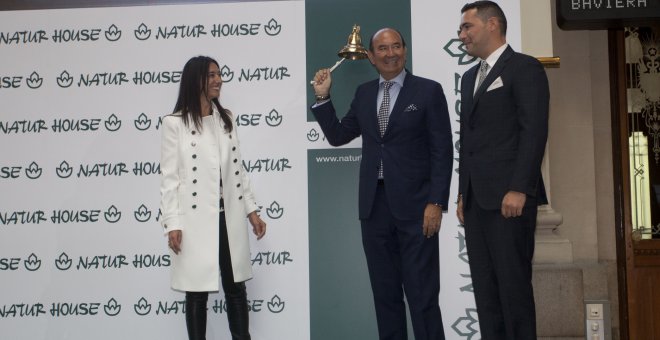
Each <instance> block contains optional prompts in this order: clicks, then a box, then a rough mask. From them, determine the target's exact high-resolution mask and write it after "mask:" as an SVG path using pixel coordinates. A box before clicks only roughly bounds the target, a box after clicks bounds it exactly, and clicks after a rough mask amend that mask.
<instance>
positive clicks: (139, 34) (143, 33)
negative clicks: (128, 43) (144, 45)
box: [134, 23, 151, 40]
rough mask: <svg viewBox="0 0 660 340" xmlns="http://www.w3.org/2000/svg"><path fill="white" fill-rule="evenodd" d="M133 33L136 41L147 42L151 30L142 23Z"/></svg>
mask: <svg viewBox="0 0 660 340" xmlns="http://www.w3.org/2000/svg"><path fill="white" fill-rule="evenodd" d="M134 33H135V37H136V38H137V40H147V39H149V37H150V36H151V30H150V29H149V27H147V25H145V24H144V23H142V24H140V26H138V29H136V30H135V31H134Z"/></svg>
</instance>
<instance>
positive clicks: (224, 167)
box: [160, 56, 266, 340]
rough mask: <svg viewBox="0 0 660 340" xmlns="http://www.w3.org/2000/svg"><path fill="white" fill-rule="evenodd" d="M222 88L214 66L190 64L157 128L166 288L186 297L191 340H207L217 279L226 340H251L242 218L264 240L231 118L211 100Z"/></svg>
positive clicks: (202, 60) (201, 61) (201, 60)
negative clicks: (167, 256)
mask: <svg viewBox="0 0 660 340" xmlns="http://www.w3.org/2000/svg"><path fill="white" fill-rule="evenodd" d="M221 86H222V79H221V77H220V70H219V67H218V63H217V62H216V61H215V60H213V59H212V58H209V57H202V56H200V57H194V58H192V59H190V60H189V61H188V62H187V63H186V65H185V66H184V68H183V73H182V75H181V83H180V87H179V97H178V99H177V102H176V105H175V107H174V113H173V114H171V115H168V116H166V117H165V118H164V119H163V123H162V144H161V163H160V170H161V173H162V176H161V188H160V194H161V212H162V218H161V223H162V225H163V227H164V228H165V233H166V234H167V236H168V241H169V242H168V245H169V247H170V249H171V250H172V252H173V254H172V258H173V260H172V278H171V285H172V288H173V289H176V290H180V291H184V292H186V326H187V329H188V337H189V339H190V340H204V339H206V304H207V300H208V292H209V291H217V290H219V282H218V281H220V280H219V277H222V279H221V282H222V288H223V290H224V292H225V301H226V303H227V319H228V321H229V329H230V331H231V336H232V339H233V340H246V339H247V340H249V339H250V333H249V329H248V305H247V293H246V290H245V283H244V281H246V280H248V279H250V278H252V266H251V262H250V249H249V240H248V232H247V224H246V216H247V219H248V220H249V221H250V224H251V225H252V231H253V232H254V234H255V235H256V236H257V239H261V237H263V236H264V234H265V233H266V223H264V222H263V221H262V220H261V218H260V217H259V215H257V204H256V202H255V199H254V196H253V194H252V191H251V190H250V181H249V179H248V177H247V175H246V174H245V171H244V170H243V168H242V161H241V154H240V149H239V142H238V137H237V134H236V130H235V128H234V124H232V115H231V112H230V111H229V110H226V109H224V108H223V107H222V106H221V105H220V102H219V100H218V97H219V96H220V87H221Z"/></svg>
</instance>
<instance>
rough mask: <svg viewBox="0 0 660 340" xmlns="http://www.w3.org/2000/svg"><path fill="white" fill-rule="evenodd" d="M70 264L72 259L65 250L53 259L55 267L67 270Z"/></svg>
mask: <svg viewBox="0 0 660 340" xmlns="http://www.w3.org/2000/svg"><path fill="white" fill-rule="evenodd" d="M71 264H73V261H72V260H71V259H70V258H69V255H67V254H66V253H65V252H62V254H60V256H59V257H58V258H57V259H55V267H57V269H59V270H69V268H71Z"/></svg>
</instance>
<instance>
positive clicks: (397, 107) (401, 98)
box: [385, 70, 416, 135]
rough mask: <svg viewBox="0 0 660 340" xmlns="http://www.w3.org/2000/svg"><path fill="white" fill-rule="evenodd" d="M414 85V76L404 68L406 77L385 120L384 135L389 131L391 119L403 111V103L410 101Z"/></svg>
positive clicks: (396, 117)
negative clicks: (387, 118)
mask: <svg viewBox="0 0 660 340" xmlns="http://www.w3.org/2000/svg"><path fill="white" fill-rule="evenodd" d="M415 85H416V83H415V78H414V76H413V75H412V74H411V73H410V71H408V70H406V78H405V79H404V80H403V87H401V90H400V91H399V95H398V96H397V97H396V102H395V103H394V107H393V108H392V113H390V118H389V120H388V121H387V129H385V135H387V133H388V132H389V131H390V126H391V125H392V121H395V120H396V119H398V118H399V117H400V116H401V114H402V113H403V110H404V109H405V105H407V104H408V103H410V98H411V97H412V96H413V95H414V93H415Z"/></svg>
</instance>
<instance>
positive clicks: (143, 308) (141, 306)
mask: <svg viewBox="0 0 660 340" xmlns="http://www.w3.org/2000/svg"><path fill="white" fill-rule="evenodd" d="M133 309H134V310H135V314H137V315H141V316H145V315H147V314H149V312H151V304H150V303H149V302H147V299H145V298H144V297H143V298H141V299H140V300H139V301H138V303H136V304H134V305H133Z"/></svg>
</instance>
